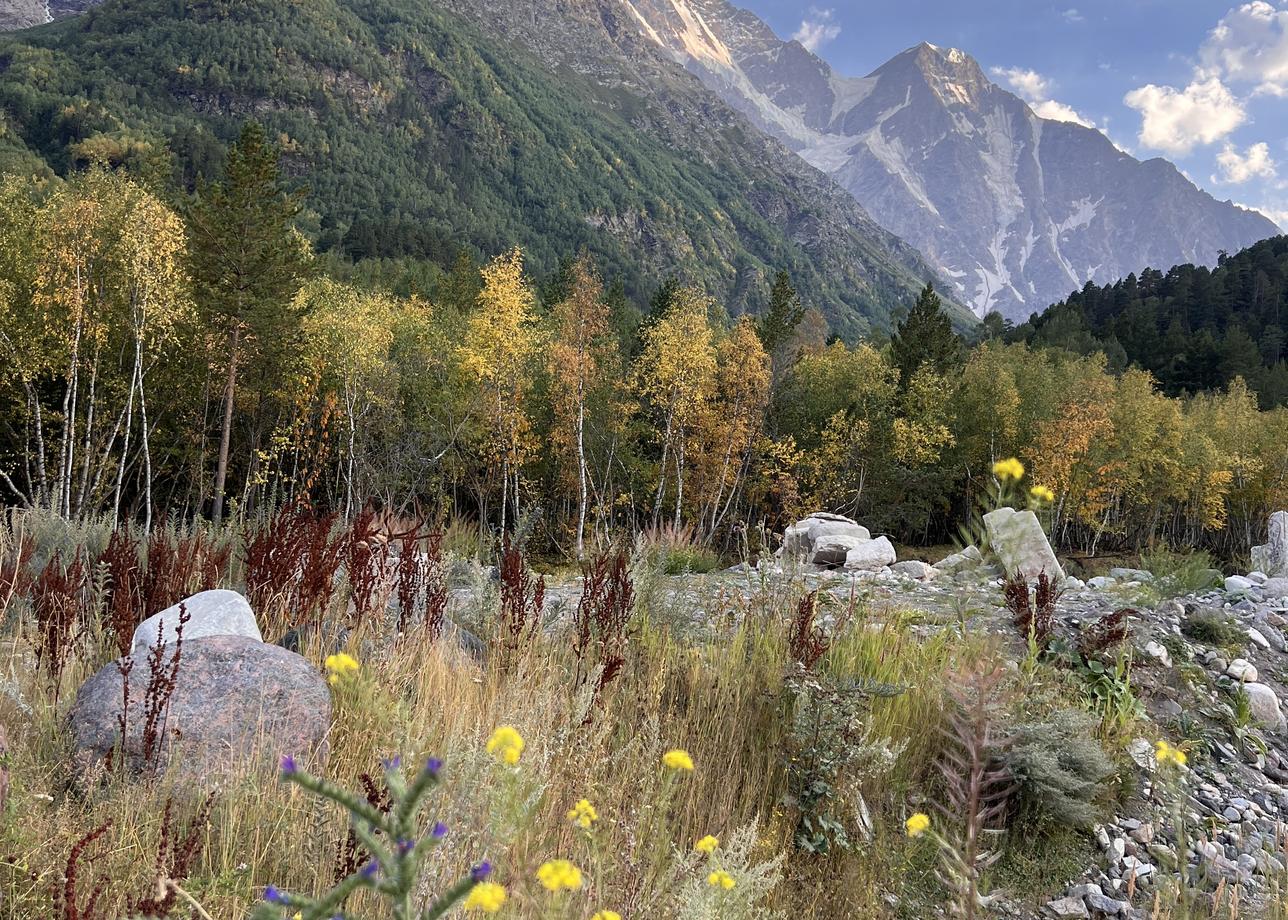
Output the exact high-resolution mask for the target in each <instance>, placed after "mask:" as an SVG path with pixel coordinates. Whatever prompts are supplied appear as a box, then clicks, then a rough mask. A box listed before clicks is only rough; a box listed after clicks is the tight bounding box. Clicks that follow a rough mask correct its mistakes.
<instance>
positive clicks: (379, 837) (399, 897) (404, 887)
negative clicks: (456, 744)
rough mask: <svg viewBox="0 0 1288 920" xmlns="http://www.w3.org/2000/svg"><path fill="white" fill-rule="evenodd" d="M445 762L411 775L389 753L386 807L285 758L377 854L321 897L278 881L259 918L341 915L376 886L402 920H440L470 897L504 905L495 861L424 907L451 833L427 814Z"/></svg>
mask: <svg viewBox="0 0 1288 920" xmlns="http://www.w3.org/2000/svg"><path fill="white" fill-rule="evenodd" d="M441 769H442V764H441V763H440V762H439V761H437V760H433V759H430V760H429V761H427V762H426V763H425V764H424V766H422V767H421V768H420V769H418V770H417V771H416V772H415V773H414V775H413V776H412V777H411V780H410V782H409V781H408V780H407V777H406V776H405V775H404V774H403V771H402V765H401V763H400V761H399V759H398V758H394V759H393V760H390V761H387V762H386V763H385V786H386V788H387V789H388V791H389V799H390V807H389V809H388V810H387V811H382V810H380V809H378V808H376V807H374V806H373V805H372V804H371V803H370V802H368V801H367V799H366V798H365V797H363V796H360V795H356V794H354V793H352V792H349V791H347V790H345V789H341V788H340V787H339V786H336V785H334V784H333V783H330V782H328V781H327V780H325V779H322V778H321V777H317V776H313V775H311V774H308V773H305V772H304V771H303V770H300V769H299V768H298V767H297V766H296V765H295V760H294V759H293V758H291V757H289V756H288V757H284V758H282V779H284V780H285V781H286V782H290V783H294V784H295V785H297V786H299V787H301V788H302V789H304V790H305V791H307V792H311V793H313V794H314V795H316V796H319V797H320V798H323V799H329V800H330V801H332V802H335V803H336V804H338V805H340V806H341V807H342V808H344V809H345V811H347V812H348V813H349V820H350V827H351V829H352V831H353V834H354V836H355V837H356V838H357V840H358V841H359V842H360V843H361V845H362V846H363V847H364V848H365V849H366V851H367V853H368V854H369V856H370V859H369V860H368V861H367V862H366V863H364V864H363V865H362V866H361V867H360V868H358V869H356V870H354V871H353V872H351V873H349V874H348V875H347V876H345V877H344V878H342V879H341V880H340V881H339V882H337V883H336V884H335V885H334V886H333V887H332V888H331V889H330V890H328V891H326V892H324V893H322V894H321V895H319V896H317V897H306V896H304V895H297V894H290V893H288V892H285V891H280V890H278V889H277V888H275V887H273V886H271V885H270V886H269V887H268V889H267V890H266V891H265V892H264V902H263V903H262V904H261V905H260V906H259V907H258V908H257V909H256V911H255V913H254V914H253V915H252V916H253V918H254V920H279V918H282V917H299V918H300V920H327V918H330V917H333V916H336V915H337V914H338V913H339V912H340V910H341V909H342V908H343V906H344V904H345V902H346V901H347V900H348V899H349V898H350V897H351V896H352V895H353V894H355V893H356V892H358V891H361V890H368V891H373V892H375V893H376V894H378V895H380V896H381V897H383V898H384V899H385V900H386V902H387V903H388V905H389V909H390V911H391V912H392V914H393V916H394V918H395V920H413V918H414V920H436V918H438V917H442V916H443V915H445V914H446V913H447V912H448V911H449V910H450V909H451V908H452V907H453V906H454V905H456V904H457V903H458V902H460V901H462V900H465V899H466V898H467V897H469V898H471V899H473V900H476V901H478V902H480V903H483V902H484V901H486V902H487V904H488V905H491V904H495V905H496V906H498V907H499V906H500V903H502V902H504V900H505V889H503V888H501V886H499V885H496V884H494V883H492V882H488V881H486V878H487V876H488V874H489V873H490V872H491V866H490V865H489V864H488V863H487V862H484V863H481V864H480V865H478V866H476V867H474V869H473V870H471V872H470V873H469V875H467V876H465V877H464V878H462V879H460V880H458V881H457V882H455V883H454V884H453V885H451V886H450V887H449V888H448V889H447V890H446V891H445V892H443V893H442V894H440V895H438V896H437V897H436V898H434V899H433V900H432V901H431V902H430V903H429V904H428V905H426V906H424V907H421V906H419V905H418V904H417V903H416V901H417V894H418V892H419V891H420V890H421V875H422V870H423V867H424V864H425V861H426V859H427V858H428V856H429V854H430V853H432V852H433V851H434V850H435V848H437V846H438V845H439V843H440V842H441V841H442V839H443V838H444V837H445V836H446V835H447V826H446V825H444V824H442V823H441V822H435V823H434V824H433V825H432V826H430V827H428V828H426V827H425V826H424V824H423V822H422V821H421V818H420V813H421V811H422V810H423V808H424V806H425V802H426V799H427V798H428V796H429V793H430V792H431V791H432V790H433V788H434V787H435V786H436V785H437V784H438V774H439V771H440V770H441ZM467 903H468V902H467ZM485 909H486V908H485Z"/></svg>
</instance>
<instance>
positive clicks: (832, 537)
mask: <svg viewBox="0 0 1288 920" xmlns="http://www.w3.org/2000/svg"><path fill="white" fill-rule="evenodd" d="M870 542H872V541H871V540H869V539H868V538H867V537H858V536H847V535H844V534H828V535H827V536H824V537H820V538H819V539H818V540H817V541H815V542H814V544H813V549H812V550H811V551H810V555H809V561H810V562H811V563H812V564H814V565H844V564H845V557H846V556H848V555H849V554H850V550H853V549H858V548H859V547H860V546H862V545H863V544H865V543H870Z"/></svg>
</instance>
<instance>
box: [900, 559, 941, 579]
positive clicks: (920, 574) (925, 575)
mask: <svg viewBox="0 0 1288 920" xmlns="http://www.w3.org/2000/svg"><path fill="white" fill-rule="evenodd" d="M890 571H892V572H894V573H895V574H896V575H903V576H904V577H905V578H915V579H917V581H929V580H930V579H932V578H934V577H935V576H936V575H938V574H939V570H938V569H936V568H935V567H934V566H933V565H931V564H930V563H929V562H922V561H921V560H920V559H907V560H905V561H903V562H896V563H895V564H894V565H892V566H890Z"/></svg>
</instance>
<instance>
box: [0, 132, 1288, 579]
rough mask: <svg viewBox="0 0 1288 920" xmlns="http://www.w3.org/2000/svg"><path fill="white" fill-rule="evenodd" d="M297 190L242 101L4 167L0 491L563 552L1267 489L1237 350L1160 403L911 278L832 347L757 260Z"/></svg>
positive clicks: (1222, 496) (35, 498)
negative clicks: (712, 281) (663, 268)
mask: <svg viewBox="0 0 1288 920" xmlns="http://www.w3.org/2000/svg"><path fill="white" fill-rule="evenodd" d="M299 210H300V198H299V197H298V196H297V195H295V194H293V193H290V192H288V191H286V190H285V187H284V184H283V181H282V178H281V176H280V174H279V170H278V166H277V153H276V151H275V150H274V149H273V147H272V146H271V145H270V144H269V143H267V141H266V140H265V137H264V134H263V132H262V131H261V130H260V129H258V128H256V127H254V126H249V127H248V128H247V129H246V130H245V131H244V132H243V134H242V137H241V139H240V140H239V141H238V142H237V143H236V144H235V145H234V147H233V148H232V150H231V151H230V152H229V155H228V158H227V167H226V169H225V170H224V175H223V177H222V178H221V179H220V180H219V181H217V182H198V183H197V184H196V186H195V189H194V190H193V191H192V192H191V193H187V192H183V193H174V192H168V191H166V190H165V189H163V188H161V187H159V186H157V185H156V184H155V183H153V182H151V181H149V180H148V179H147V178H146V177H142V178H140V177H134V178H131V177H130V176H127V175H124V174H122V173H118V172H112V171H108V170H105V169H103V168H91V169H89V170H87V171H84V172H81V173H77V174H75V175H73V176H72V177H71V178H69V179H68V180H67V181H63V182H42V181H36V180H31V179H25V178H17V177H9V178H7V179H5V180H4V181H3V183H2V184H0V354H2V356H3V360H2V361H0V497H2V500H3V501H4V502H5V503H8V504H16V505H39V506H44V507H48V508H51V509H53V510H55V511H57V512H59V513H61V514H64V515H67V516H69V517H78V516H89V515H104V514H106V515H109V516H112V517H115V518H117V519H122V518H131V519H135V520H138V521H140V522H143V523H155V522H156V521H158V520H159V519H160V518H162V517H170V518H171V519H173V518H179V517H183V518H188V517H194V516H203V517H207V518H213V519H215V520H228V519H230V518H232V517H234V516H236V515H243V514H253V513H256V512H258V511H261V510H264V509H266V508H270V507H276V506H280V505H281V504H283V503H286V502H289V501H293V500H305V501H308V502H310V503H311V504H312V505H313V506H315V507H321V508H327V509H331V510H336V511H340V512H348V513H353V512H355V511H356V510H357V509H358V508H359V507H360V506H362V505H363V504H365V503H368V502H370V503H374V504H375V505H377V506H379V507H382V508H387V509H390V510H392V511H396V512H403V513H411V512H414V513H417V514H420V515H423V516H435V515H444V516H446V515H461V516H465V517H469V518H476V519H478V520H480V521H481V522H482V523H483V524H484V525H485V526H487V527H488V528H490V529H492V530H493V531H498V530H499V531H509V530H515V529H520V530H523V531H525V532H527V533H529V534H531V535H532V537H531V538H535V539H537V540H540V541H543V543H544V545H545V547H546V548H547V549H549V550H551V551H557V552H561V553H565V554H568V555H573V554H576V553H577V552H578V550H579V548H580V547H581V546H582V545H583V544H585V543H587V542H590V541H599V542H602V541H605V540H608V539H610V538H612V537H614V536H617V535H620V534H622V533H633V532H637V531H638V530H640V529H643V528H650V527H652V528H662V527H672V528H678V529H682V530H685V531H687V532H689V533H691V534H693V535H694V536H695V537H696V538H698V539H700V540H703V541H709V542H712V543H714V544H715V545H717V546H719V547H721V548H725V549H729V550H732V549H734V548H735V547H736V546H738V545H739V543H740V541H743V540H746V541H748V542H749V543H750V544H751V545H752V548H753V549H754V548H755V545H756V543H757V542H758V541H759V540H760V539H761V538H760V537H758V536H757V534H759V533H763V532H765V531H771V530H776V529H779V528H781V527H782V526H783V524H784V523H785V522H788V521H790V520H792V519H794V518H796V517H798V516H800V515H802V514H804V513H805V512H808V511H812V510H819V509H825V510H830V511H836V512H841V513H845V514H849V515H852V516H854V517H856V518H858V519H860V520H862V521H863V522H864V523H865V524H868V525H869V526H870V527H871V528H872V529H873V530H876V531H883V532H887V533H891V534H893V535H895V536H896V537H898V538H899V539H901V540H903V541H906V542H927V541H941V540H944V539H947V538H948V537H950V536H951V534H952V533H953V532H954V531H955V528H956V527H957V525H958V524H959V523H961V522H962V521H963V520H964V519H965V517H966V515H967V514H968V513H969V509H970V508H971V507H973V503H974V502H975V500H976V498H977V496H979V495H980V494H981V493H982V492H984V491H986V490H987V489H989V488H990V486H991V484H992V480H991V477H992V472H991V471H992V466H993V463H994V461H996V460H997V459H999V458H1004V457H1010V456H1017V457H1020V458H1021V459H1023V460H1024V461H1025V462H1026V463H1027V464H1028V467H1029V469H1030V471H1031V479H1032V481H1033V482H1034V483H1035V484H1039V485H1043V486H1046V487H1048V488H1050V489H1051V490H1052V491H1053V493H1054V495H1055V500H1054V502H1053V503H1051V505H1050V506H1049V508H1048V509H1047V511H1046V513H1047V514H1048V515H1049V516H1050V519H1051V520H1050V524H1051V530H1052V533H1053V534H1054V535H1055V536H1056V538H1057V539H1058V540H1060V541H1061V542H1062V543H1064V545H1066V546H1068V547H1071V548H1083V549H1092V548H1098V547H1109V546H1112V547H1126V548H1141V547H1144V546H1146V545H1157V544H1159V543H1167V544H1170V545H1173V546H1177V547H1180V546H1200V545H1202V546H1207V547H1209V548H1212V549H1215V550H1217V551H1219V552H1222V553H1224V554H1227V555H1236V554H1239V553H1243V552H1246V550H1247V547H1248V546H1249V544H1250V543H1251V542H1252V541H1253V540H1254V539H1256V538H1257V536H1258V531H1259V529H1260V528H1262V527H1263V526H1264V519H1265V515H1266V513H1267V511H1268V510H1270V509H1273V508H1282V507H1286V506H1288V451H1285V445H1288V410H1285V409H1283V408H1276V409H1272V410H1264V411H1263V410H1262V409H1260V408H1259V407H1258V404H1257V396H1256V394H1255V393H1254V392H1253V390H1252V389H1250V387H1249V385H1248V384H1247V383H1246V382H1245V380H1244V379H1243V378H1242V377H1238V376H1236V377H1233V378H1232V379H1230V380H1229V381H1226V380H1221V381H1219V383H1220V386H1218V387H1216V388H1212V389H1207V390H1205V391H1203V392H1196V393H1194V394H1187V395H1184V396H1169V395H1167V394H1166V393H1164V392H1163V391H1162V390H1161V389H1160V387H1159V385H1158V382H1157V380H1156V379H1155V377H1154V376H1153V375H1151V373H1150V372H1149V371H1147V370H1142V369H1138V368H1132V369H1120V368H1117V367H1115V366H1114V363H1113V362H1114V357H1113V355H1112V354H1111V355H1110V356H1109V358H1108V359H1107V358H1106V356H1105V354H1104V353H1102V352H1100V351H1096V352H1094V353H1092V354H1082V353H1080V351H1082V349H1079V348H1073V349H1070V348H1067V347H1054V346H1047V345H1043V344H1041V343H1037V342H1035V343H1033V344H1030V343H1026V342H1019V341H1006V340H1005V338H1004V336H996V337H992V338H986V339H984V340H982V341H979V342H976V343H975V344H973V345H967V344H966V343H964V342H963V341H962V340H961V339H959V338H958V337H957V336H956V335H955V334H954V333H953V330H952V327H951V324H950V321H949V319H948V317H947V316H946V314H945V312H944V310H943V309H942V308H941V305H940V303H939V300H938V297H937V296H936V295H935V294H934V291H933V289H931V288H930V287H929V286H928V287H927V288H926V290H925V291H923V293H922V295H921V297H920V299H919V300H917V302H916V303H914V304H911V305H906V306H905V308H904V309H905V311H906V312H905V315H904V316H903V319H902V320H901V322H900V323H899V325H898V327H897V330H896V331H895V333H894V335H893V336H892V338H891V339H890V340H889V341H888V342H860V343H858V344H854V345H848V344H845V343H843V342H840V341H837V340H835V339H834V338H833V337H832V336H830V334H829V331H828V328H827V324H826V322H825V321H824V320H823V318H822V317H821V315H820V314H819V313H818V312H817V311H816V310H812V309H809V308H808V307H807V305H804V304H802V303H801V300H800V298H799V297H798V296H797V295H796V293H795V292H794V291H793V289H792V284H791V279H790V278H789V277H788V276H787V274H786V273H780V274H779V275H778V277H777V278H776V279H775V281H774V283H773V285H772V288H770V289H769V290H768V291H767V293H766V299H767V300H768V302H769V304H770V307H769V308H768V310H767V311H766V312H764V313H763V314H761V315H759V316H754V317H753V316H749V315H743V316H737V317H733V316H730V315H729V314H728V312H727V311H726V310H725V309H724V307H723V306H722V305H721V304H720V303H718V302H717V301H716V300H714V299H713V298H711V297H709V296H708V295H707V294H706V293H705V292H704V291H703V289H702V288H701V287H699V286H695V285H692V284H686V283H685V282H684V281H683V280H676V279H660V280H659V284H658V287H657V291H656V293H655V295H654V296H653V297H652V298H651V300H650V302H648V303H647V304H637V303H633V302H632V301H631V300H630V299H629V298H628V297H627V296H626V295H625V294H624V292H623V288H622V286H621V285H620V284H618V283H614V282H613V281H612V280H611V279H609V280H607V281H606V280H605V279H603V278H601V277H600V275H599V273H598V271H597V269H596V266H595V264H594V263H593V261H592V260H591V259H590V258H589V257H588V256H586V255H584V254H582V255H579V254H576V253H569V254H568V257H567V258H566V259H565V260H564V261H563V263H562V266H561V268H560V270H559V271H558V272H556V273H555V274H553V275H552V276H550V277H545V278H532V277H531V276H530V275H529V274H528V273H527V272H526V271H525V266H524V258H523V253H522V252H521V251H520V250H519V249H517V248H515V249H511V250H508V251H503V252H501V253H499V254H495V255H494V256H493V257H491V258H490V259H487V260H484V261H483V262H482V263H480V262H479V261H477V260H476V259H475V258H474V257H473V256H471V255H470V254H469V253H468V252H462V253H461V254H459V255H458V256H456V257H455V259H454V261H452V262H451V264H449V265H447V266H444V267H443V268H442V269H441V270H440V269H435V270H433V271H429V270H425V271H422V272H420V273H416V272H411V273H410V274H409V273H408V272H407V271H405V270H402V269H400V270H399V271H398V272H394V273H392V274H390V273H388V272H387V271H386V269H387V268H388V266H384V267H383V268H382V267H381V265H379V264H375V265H367V264H359V265H357V266H354V265H351V264H342V263H340V262H338V261H336V260H335V258H334V257H323V256H319V255H317V254H315V252H314V250H313V247H312V246H311V245H310V243H309V241H308V240H307V239H306V238H305V237H304V236H302V235H301V234H300V232H299V231H298V230H297V229H296V226H297V220H298V215H299ZM1242 258H1243V256H1238V257H1234V258H1233V259H1231V260H1227V264H1229V263H1231V262H1234V261H1235V260H1240V259H1242ZM1219 272H1220V269H1219V270H1218V273H1219ZM395 276H396V279H397V280H396V283H392V282H391V283H383V282H384V281H390V279H392V278H394V277H395ZM382 279H383V280H382ZM422 282H423V283H422ZM1277 296H1278V299H1279V301H1282V299H1283V297H1282V292H1281V289H1280V293H1279V294H1278V295H1277ZM986 330H987V327H986ZM1261 335H1262V337H1263V339H1264V338H1265V335H1266V333H1265V330H1261Z"/></svg>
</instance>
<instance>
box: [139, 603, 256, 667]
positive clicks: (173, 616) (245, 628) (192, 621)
mask: <svg viewBox="0 0 1288 920" xmlns="http://www.w3.org/2000/svg"><path fill="white" fill-rule="evenodd" d="M181 605H182V606H183V608H184V609H185V610H186V611H187V614H188V617H189V619H188V622H187V623H186V624H185V625H184V627H183V639H184V642H185V644H186V643H187V641H188V640H189V639H201V638H204V637H206V636H245V637H246V638H247V639H254V640H255V641H256V642H260V641H262V640H263V636H261V635H260V632H259V624H257V623H256V622H255V612H254V611H253V610H251V609H250V604H249V603H248V602H247V601H246V598H244V597H242V596H241V595H240V594H238V593H237V592H236V591H222V590H219V591H202V592H201V593H199V594H194V595H193V596H192V597H189V598H186V599H184V600H182V601H180V602H179V603H178V604H175V605H174V606H173V607H167V608H166V609H165V610H162V611H161V612H160V613H156V614H153V615H152V616H150V617H148V618H147V619H146V620H144V621H143V622H142V623H140V624H139V625H138V627H136V628H135V630H134V641H133V645H132V650H133V651H136V652H137V651H140V650H145V649H148V648H151V647H152V646H153V645H156V642H157V628H158V626H159V627H160V628H161V641H162V643H170V642H173V641H174V637H175V631H176V630H177V629H178V628H179V608H180V606H181Z"/></svg>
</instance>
